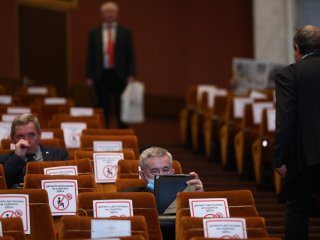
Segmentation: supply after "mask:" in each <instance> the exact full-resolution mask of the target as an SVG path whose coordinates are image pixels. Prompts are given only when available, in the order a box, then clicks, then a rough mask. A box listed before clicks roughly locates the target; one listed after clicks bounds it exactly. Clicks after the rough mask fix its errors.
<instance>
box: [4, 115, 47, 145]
mask: <svg viewBox="0 0 320 240" xmlns="http://www.w3.org/2000/svg"><path fill="white" fill-rule="evenodd" d="M29 122H32V123H33V124H34V126H35V128H36V131H37V132H38V133H40V132H41V127H40V122H39V120H38V118H37V117H36V116H34V115H33V114H31V113H24V114H21V115H18V116H16V117H15V118H14V119H13V121H12V124H11V133H10V137H11V139H13V138H14V135H15V131H16V127H17V126H20V125H25V124H27V123H29Z"/></svg>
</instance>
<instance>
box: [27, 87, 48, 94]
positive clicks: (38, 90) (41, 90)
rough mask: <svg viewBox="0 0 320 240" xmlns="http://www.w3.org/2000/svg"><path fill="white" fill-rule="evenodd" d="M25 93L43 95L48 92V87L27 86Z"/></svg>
mask: <svg viewBox="0 0 320 240" xmlns="http://www.w3.org/2000/svg"><path fill="white" fill-rule="evenodd" d="M27 93H28V94H39V95H44V94H47V93H48V88H47V87H28V89H27Z"/></svg>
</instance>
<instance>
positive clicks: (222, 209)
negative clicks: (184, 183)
mask: <svg viewBox="0 0 320 240" xmlns="http://www.w3.org/2000/svg"><path fill="white" fill-rule="evenodd" d="M189 207H190V215H191V217H201V218H227V217H230V214H229V207H228V201H227V199H226V198H190V199H189Z"/></svg>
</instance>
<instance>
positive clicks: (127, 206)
mask: <svg viewBox="0 0 320 240" xmlns="http://www.w3.org/2000/svg"><path fill="white" fill-rule="evenodd" d="M93 216H94V217H96V218H103V217H131V216H133V207H132V200H131V199H110V200H93Z"/></svg>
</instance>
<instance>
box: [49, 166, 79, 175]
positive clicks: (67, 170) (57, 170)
mask: <svg viewBox="0 0 320 240" xmlns="http://www.w3.org/2000/svg"><path fill="white" fill-rule="evenodd" d="M43 172H44V175H69V176H76V175H78V167H77V166H60V167H50V168H44V169H43Z"/></svg>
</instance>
